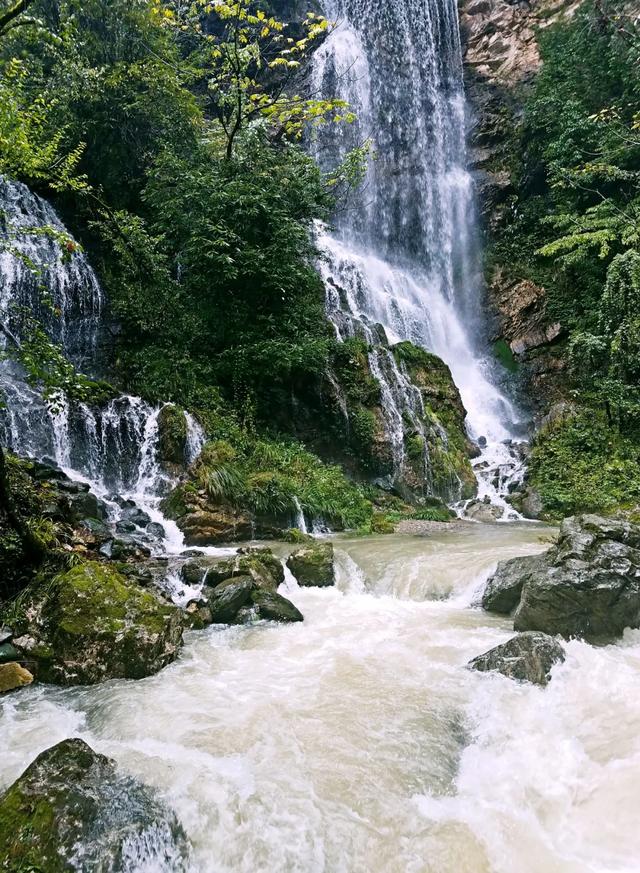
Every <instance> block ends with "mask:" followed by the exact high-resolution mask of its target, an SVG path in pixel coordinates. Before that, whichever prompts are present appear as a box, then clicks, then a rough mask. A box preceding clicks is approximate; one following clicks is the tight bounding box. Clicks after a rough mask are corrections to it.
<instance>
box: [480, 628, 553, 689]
mask: <svg viewBox="0 0 640 873" xmlns="http://www.w3.org/2000/svg"><path fill="white" fill-rule="evenodd" d="M564 659H565V652H564V649H563V648H562V646H561V645H560V643H559V642H558V641H557V640H556V639H554V638H553V637H552V636H549V635H548V634H543V633H538V632H535V631H528V632H525V633H521V634H518V635H517V636H515V637H513V638H512V639H510V640H509V641H508V642H506V643H503V644H502V645H501V646H496V647H495V648H494V649H490V650H489V651H488V652H485V653H484V654H483V655H478V657H477V658H474V659H473V660H472V661H470V662H469V664H468V666H469V667H471V669H472V670H479V671H481V672H488V671H495V672H497V673H502V675H503V676H507V677H508V678H509V679H516V680H518V681H520V682H531V683H533V684H534V685H546V684H547V683H548V682H549V679H550V678H551V670H552V669H553V667H554V666H555V665H556V664H560V663H562V662H563V661H564Z"/></svg>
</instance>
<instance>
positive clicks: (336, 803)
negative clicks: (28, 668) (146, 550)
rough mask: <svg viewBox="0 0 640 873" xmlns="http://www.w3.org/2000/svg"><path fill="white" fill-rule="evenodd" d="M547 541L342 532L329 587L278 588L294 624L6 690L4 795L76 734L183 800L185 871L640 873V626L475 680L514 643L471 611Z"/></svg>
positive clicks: (520, 534) (200, 635)
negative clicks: (92, 675)
mask: <svg viewBox="0 0 640 873" xmlns="http://www.w3.org/2000/svg"><path fill="white" fill-rule="evenodd" d="M553 533H554V531H553V530H551V529H546V528H544V527H543V526H542V525H527V524H519V523H515V524H511V525H495V526H486V525H474V524H469V525H465V526H461V527H458V528H455V527H454V528H452V529H447V530H442V531H441V532H440V531H439V532H434V533H431V534H429V535H427V536H400V535H393V536H386V537H372V538H354V539H348V538H338V539H336V540H335V545H336V554H337V562H338V585H337V587H336V588H335V589H300V588H298V586H297V584H296V583H295V580H293V578H292V577H290V576H289V577H288V581H286V582H285V587H286V589H287V590H286V591H285V592H284V593H286V595H287V596H288V597H290V598H291V599H292V600H293V601H294V602H295V603H296V605H297V606H298V607H299V608H300V609H301V610H302V612H303V613H304V615H305V621H304V623H302V624H300V625H289V626H282V625H280V626H279V625H271V624H266V623H262V624H260V625H257V626H253V627H235V628H229V627H222V626H213V627H211V628H209V629H208V630H206V631H199V632H191V633H189V634H188V635H187V642H186V646H185V648H184V650H183V652H182V654H181V656H180V658H179V659H178V661H177V662H176V663H174V664H173V665H171V666H169V667H167V668H166V669H165V670H163V671H162V672H161V673H159V674H158V675H156V676H153V677H151V678H148V679H145V680H141V681H131V682H126V681H112V682H107V683H105V684H103V685H99V686H95V687H89V688H67V689H59V688H52V687H46V686H39V687H38V686H36V687H33V688H31V689H25V690H23V691H22V692H21V693H20V695H17V696H15V697H10V698H7V699H6V700H3V701H2V704H1V705H0V733H1V735H2V737H3V755H2V757H1V758H0V789H3V788H4V787H6V786H7V785H8V784H9V783H11V782H12V780H14V779H15V778H16V777H17V776H18V775H19V774H20V772H21V771H22V770H23V769H24V768H25V767H26V766H27V764H29V763H30V762H31V761H32V760H33V758H34V757H35V755H36V754H37V753H39V752H40V751H41V750H43V749H45V748H47V747H49V746H51V745H53V744H54V743H57V742H58V741H60V740H62V739H64V738H66V737H70V736H80V737H82V738H83V739H85V740H86V741H87V742H88V743H89V744H90V745H91V746H92V747H93V748H94V749H95V750H96V751H99V752H102V753H104V754H107V755H109V756H111V757H112V758H114V759H115V760H116V761H117V763H118V764H119V765H120V767H122V768H123V769H124V770H126V771H128V772H130V773H132V774H134V775H135V776H138V777H139V778H140V779H142V780H143V781H144V782H146V783H147V784H149V785H153V786H155V787H156V788H157V789H158V790H159V791H160V793H161V794H162V796H163V797H164V799H165V800H166V801H167V802H168V803H169V804H170V805H171V806H172V807H173V808H174V809H175V810H176V812H177V814H178V816H179V818H180V819H181V821H182V823H183V825H184V827H185V829H186V831H187V833H188V836H189V838H190V840H191V842H192V846H193V851H192V868H191V869H192V871H193V873H227V871H229V873H231V871H233V873H257V871H270V873H293V871H296V873H365V871H366V873H516V871H517V873H605V871H606V873H609V871H611V873H613V871H616V873H622V871H624V873H632V871H635V873H637V869H638V866H637V862H636V861H634V860H630V859H634V858H635V859H637V857H638V855H639V853H640V833H639V832H638V829H637V827H635V823H636V811H637V803H636V798H637V782H638V772H639V767H640V702H639V701H638V696H637V694H635V693H634V689H635V687H636V685H637V677H638V671H639V670H640V632H638V631H634V632H627V634H626V635H625V637H624V639H623V640H622V642H621V643H620V644H618V645H615V646H608V647H605V648H595V647H592V646H589V645H587V644H585V643H582V642H578V641H573V642H570V643H568V645H567V660H566V662H565V663H564V664H562V665H559V666H558V667H556V668H555V669H554V675H553V680H552V682H551V683H550V685H549V686H548V688H546V689H541V688H538V687H534V686H528V685H524V684H518V683H515V682H513V681H511V680H508V679H506V678H504V677H502V676H500V675H497V674H494V675H490V674H479V673H473V672H471V671H469V670H466V669H465V664H466V663H467V661H468V660H469V659H470V658H472V657H473V656H475V655H477V654H479V653H481V652H484V651H486V650H487V649H489V648H491V647H492V646H495V645H497V644H499V643H501V642H504V641H505V640H507V639H508V638H509V636H511V635H512V630H511V625H510V622H509V621H508V620H506V619H501V618H497V617H493V616H489V615H487V614H486V613H483V612H482V611H481V610H480V609H478V608H475V607H473V606H472V604H473V602H474V599H475V598H476V597H477V592H478V591H479V590H481V588H482V584H483V580H484V579H485V578H486V577H487V575H488V573H489V572H490V570H491V569H492V567H493V566H495V563H496V562H497V561H498V560H502V559H506V558H511V557H514V556H517V555H523V554H530V553H533V552H536V551H540V550H543V549H544V548H546V546H547V545H548V538H549V537H550V536H553ZM281 548H282V550H283V551H282V554H283V555H284V554H285V553H286V552H285V549H286V548H287V547H284V546H283V547H281ZM613 810H615V815H613V814H612V811H613ZM164 869H166V870H167V871H170V870H171V867H166V868H159V867H157V866H155V867H154V869H153V871H148V873H159V871H161V870H164ZM145 870H146V868H145Z"/></svg>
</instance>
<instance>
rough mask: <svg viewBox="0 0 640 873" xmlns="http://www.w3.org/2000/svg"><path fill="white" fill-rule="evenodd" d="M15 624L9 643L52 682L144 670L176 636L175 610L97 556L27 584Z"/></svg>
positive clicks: (162, 661)
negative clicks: (15, 632)
mask: <svg viewBox="0 0 640 873" xmlns="http://www.w3.org/2000/svg"><path fill="white" fill-rule="evenodd" d="M19 626H20V635H19V636H18V637H17V638H16V639H14V641H13V644H14V645H15V646H16V648H17V649H18V650H19V651H20V652H22V654H23V657H24V659H25V661H26V662H27V664H28V666H30V667H31V668H32V669H33V672H34V673H35V675H36V677H37V678H38V679H39V680H41V681H44V682H53V683H55V684H60V685H87V684H92V683H95V682H101V681H103V680H106V679H118V678H124V679H140V678H142V677H144V676H149V675H151V674H153V673H156V672H158V670H160V669H162V667H164V666H166V665H167V664H168V663H170V662H171V661H173V660H174V659H175V658H176V656H177V654H178V651H179V649H180V646H181V644H182V618H181V612H180V610H178V609H177V608H176V607H174V606H171V605H169V604H167V603H164V602H162V601H161V600H160V599H159V598H158V597H156V596H155V595H154V594H153V593H151V592H150V591H147V590H145V589H143V588H141V587H140V586H139V585H137V584H135V582H133V581H131V580H129V579H125V578H124V576H122V575H121V574H120V573H118V572H117V571H116V570H115V569H113V567H110V566H109V565H106V564H99V563H97V562H87V563H82V564H78V565H77V566H75V567H73V568H72V569H71V570H69V571H67V572H66V573H63V574H61V575H59V576H57V577H55V578H54V579H53V580H48V581H42V582H40V584H38V585H35V586H34V587H33V588H32V589H31V590H30V591H28V592H27V594H26V596H24V597H23V598H22V601H21V615H20V617H19Z"/></svg>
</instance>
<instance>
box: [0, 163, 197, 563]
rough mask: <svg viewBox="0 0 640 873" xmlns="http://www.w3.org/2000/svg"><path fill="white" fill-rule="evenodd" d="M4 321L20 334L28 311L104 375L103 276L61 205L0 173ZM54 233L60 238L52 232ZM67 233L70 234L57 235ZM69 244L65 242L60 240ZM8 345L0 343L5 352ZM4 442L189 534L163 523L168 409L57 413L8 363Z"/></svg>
mask: <svg viewBox="0 0 640 873" xmlns="http://www.w3.org/2000/svg"><path fill="white" fill-rule="evenodd" d="M0 203H1V204H2V213H0V215H1V219H2V225H1V226H0V240H1V241H2V245H1V246H0V318H2V320H3V323H4V324H6V325H8V326H9V327H10V328H11V329H12V331H13V332H14V333H15V334H17V335H18V336H20V335H21V313H22V312H23V311H24V310H28V311H29V312H30V313H32V314H34V315H35V316H37V318H38V319H39V320H40V321H41V323H42V324H43V325H44V327H45V329H46V331H47V334H48V335H49V336H50V337H51V338H52V339H53V340H55V341H56V342H58V343H60V344H61V346H62V348H63V349H64V351H65V353H66V355H67V356H68V357H69V359H70V360H72V361H73V363H74V364H75V365H76V366H77V367H78V368H79V369H81V370H82V371H83V372H85V373H86V374H87V375H93V376H95V375H98V374H99V370H100V367H101V342H102V340H103V333H104V328H105V325H104V312H105V300H104V296H103V293H102V291H101V288H100V285H99V283H98V281H97V279H96V276H95V274H94V272H93V270H92V269H91V267H90V265H89V263H88V261H87V259H86V257H85V255H84V254H82V253H80V252H79V251H77V250H76V246H75V243H72V245H71V246H70V248H71V249H72V251H65V250H64V248H65V247H64V241H65V239H70V238H69V237H68V234H67V232H66V231H65V228H64V226H63V224H62V223H61V221H60V219H59V218H58V216H57V215H56V213H55V211H54V210H53V209H52V207H51V206H50V205H49V204H48V203H47V202H46V201H44V200H43V199H42V198H40V197H38V196H36V195H35V194H33V193H32V192H31V191H30V190H29V189H28V188H27V187H26V186H25V185H22V184H20V183H16V182H10V181H8V180H6V179H4V178H2V177H0ZM51 231H53V233H52V232H51ZM57 235H63V236H57ZM61 240H62V244H61ZM5 342H6V340H5V339H4V338H3V337H0V351H2V350H3V349H4V347H5ZM0 389H1V390H2V394H3V396H4V408H3V409H1V410H0V437H1V438H2V440H3V443H4V445H6V446H7V448H9V449H10V450H12V451H14V452H16V453H17V454H19V455H23V456H28V457H32V458H36V459H38V460H44V461H48V462H53V463H55V464H56V465H57V466H59V467H60V468H61V469H62V470H64V472H66V473H67V474H68V475H69V476H70V477H71V478H73V479H77V480H81V481H84V482H87V483H89V484H90V486H91V488H92V490H93V491H94V493H96V494H97V495H98V496H99V497H102V498H103V499H105V500H106V502H107V505H108V506H109V507H110V508H111V510H112V515H113V520H115V519H116V518H117V514H118V507H119V503H118V502H117V501H116V500H114V498H117V499H118V501H120V502H122V499H125V500H133V501H134V502H135V503H136V504H137V505H138V506H140V507H142V508H143V509H144V510H145V511H146V512H147V513H148V514H149V516H150V517H151V518H152V519H153V520H154V521H159V522H160V523H161V524H162V525H163V527H164V528H165V531H166V533H167V539H168V543H169V544H171V545H174V546H179V545H180V544H181V542H182V537H181V535H180V534H179V531H178V529H177V527H176V526H175V525H173V523H171V522H168V521H167V520H166V519H164V518H162V515H161V513H160V511H159V509H158V505H159V502H160V499H161V497H162V495H163V494H165V493H166V492H167V491H168V490H169V489H170V488H171V487H172V485H173V484H174V478H173V476H172V475H171V473H170V472H169V471H167V470H166V469H165V468H164V467H163V465H162V463H161V461H160V460H159V458H158V446H159V429H158V417H159V414H160V411H161V409H162V406H152V405H151V404H149V403H147V402H146V401H144V400H142V399H141V398H140V397H132V396H130V395H121V396H119V397H115V398H114V399H112V400H111V401H109V402H108V403H106V404H102V405H100V406H89V405H87V404H84V403H83V404H74V405H71V404H69V403H67V402H66V401H65V400H64V399H61V400H60V401H59V402H58V403H56V405H55V408H53V409H51V408H49V407H48V406H47V405H46V404H45V403H44V402H43V400H42V397H41V396H40V394H39V393H38V392H37V391H36V390H34V389H33V388H32V387H31V386H30V385H29V384H28V383H27V382H26V381H25V378H24V374H23V372H22V370H21V368H20V366H19V365H18V364H16V363H15V362H13V361H11V360H10V359H9V358H4V359H2V360H0ZM186 421H187V441H186V446H185V458H184V461H185V465H188V464H190V463H192V462H193V461H194V460H195V459H196V457H197V456H198V454H199V453H200V450H201V448H202V444H203V441H204V435H203V432H202V429H201V428H200V426H199V424H198V423H197V422H196V421H195V419H194V418H193V417H192V416H191V415H186Z"/></svg>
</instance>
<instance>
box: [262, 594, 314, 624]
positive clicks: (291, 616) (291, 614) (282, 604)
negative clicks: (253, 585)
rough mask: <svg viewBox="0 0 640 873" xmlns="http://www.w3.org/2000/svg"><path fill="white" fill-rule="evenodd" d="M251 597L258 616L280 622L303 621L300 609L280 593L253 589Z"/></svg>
mask: <svg viewBox="0 0 640 873" xmlns="http://www.w3.org/2000/svg"><path fill="white" fill-rule="evenodd" d="M251 599H252V601H253V603H254V604H255V606H257V607H258V614H259V616H260V618H264V619H267V620H268V621H281V622H295V621H304V617H303V615H302V613H301V612H300V610H299V609H298V608H297V607H296V606H294V605H293V603H291V601H290V600H287V598H286V597H282V596H281V595H280V594H276V593H274V592H272V591H254V592H253V594H252V595H251Z"/></svg>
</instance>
